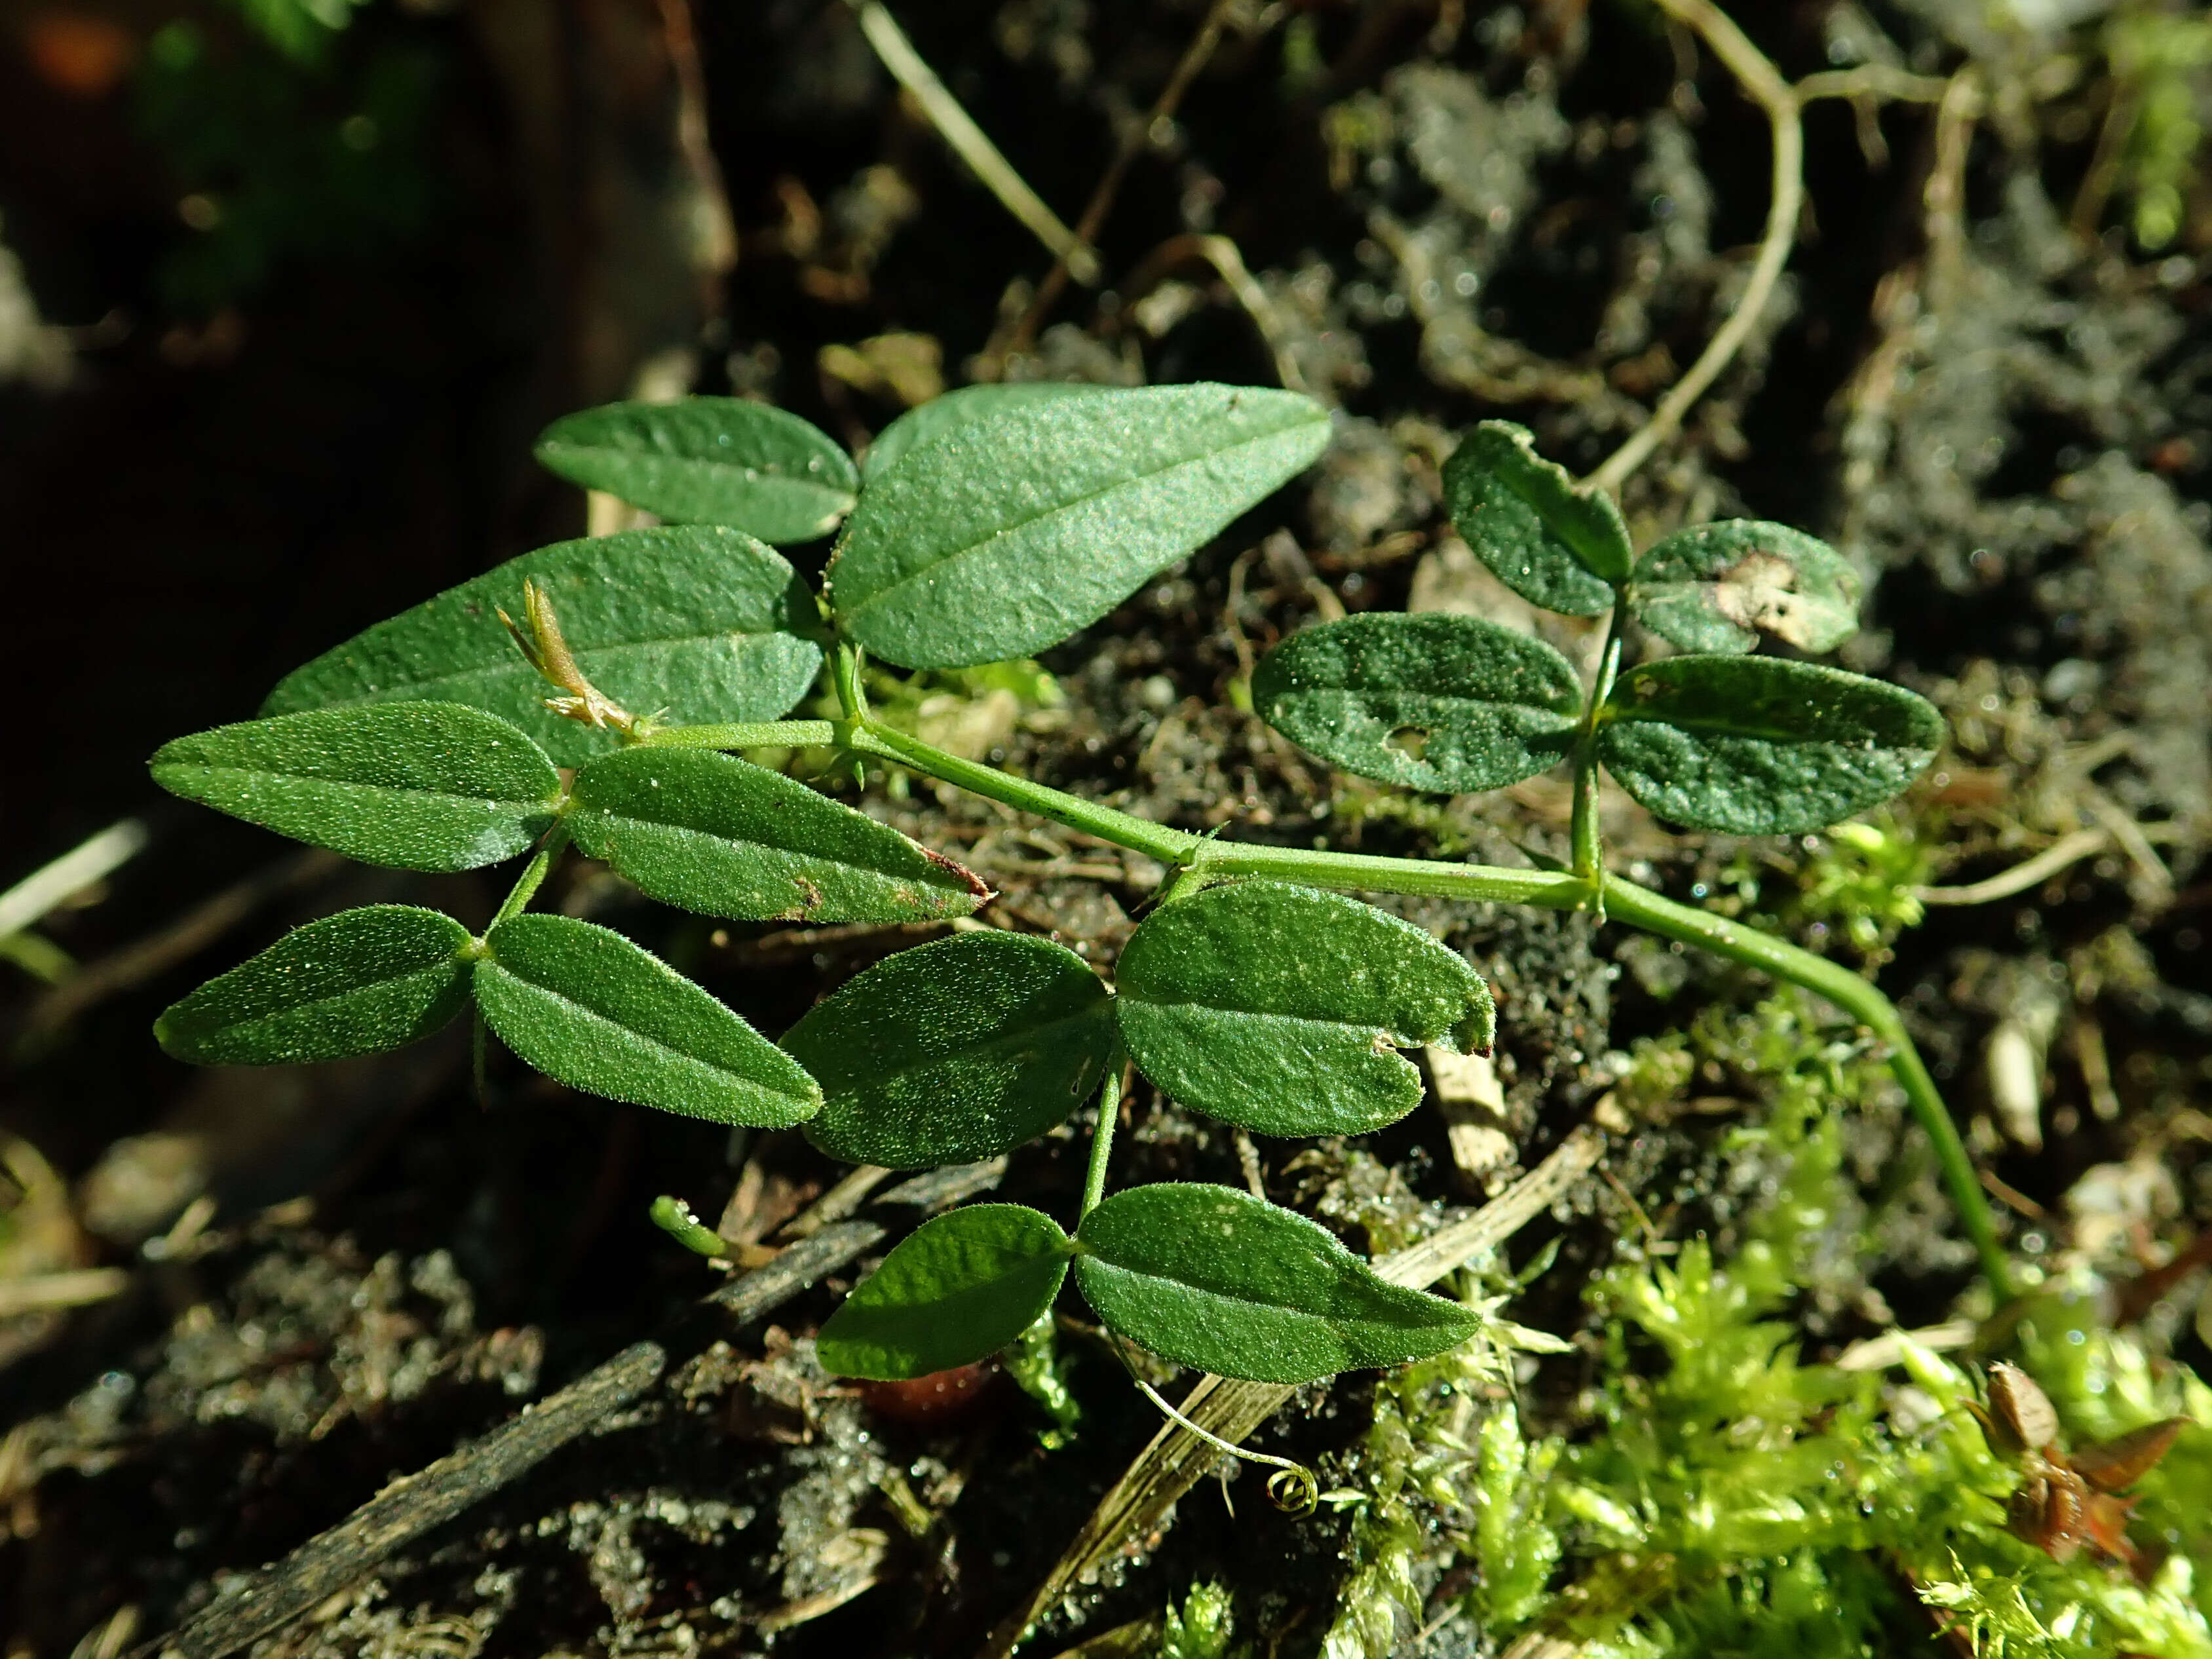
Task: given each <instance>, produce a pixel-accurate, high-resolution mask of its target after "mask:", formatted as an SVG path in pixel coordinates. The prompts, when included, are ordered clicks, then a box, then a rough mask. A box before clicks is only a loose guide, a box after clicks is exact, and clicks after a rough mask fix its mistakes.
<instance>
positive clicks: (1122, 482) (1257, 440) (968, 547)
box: [832, 416, 1328, 618]
mask: <svg viewBox="0 0 2212 1659" xmlns="http://www.w3.org/2000/svg"><path fill="white" fill-rule="evenodd" d="M1316 424H1319V425H1324V426H1325V425H1327V424H1328V421H1327V417H1326V416H1324V417H1323V418H1322V421H1320V422H1315V421H1313V420H1312V419H1310V418H1308V419H1305V420H1303V421H1298V422H1291V423H1290V424H1288V425H1285V426H1281V427H1278V428H1275V429H1274V430H1273V431H1272V432H1264V433H1261V434H1260V435H1257V436H1255V437H1250V438H1246V439H1243V440H1242V441H1238V442H1237V443H1233V444H1225V445H1223V446H1222V447H1220V448H1218V449H1209V450H1206V451H1205V452H1204V453H1200V454H1197V455H1193V456H1190V457H1188V459H1183V460H1180V461H1177V462H1176V464H1175V465H1172V466H1164V467H1162V468H1160V469H1159V470H1158V471H1156V472H1143V473H1139V474H1137V475H1135V476H1134V477H1121V478H1117V479H1115V481H1114V482H1113V483H1108V484H1105V485H1103V486H1101V487H1100V488H1099V489H1093V490H1091V491H1088V492H1086V493H1085V494H1084V495H1072V496H1070V497H1068V498H1067V499H1066V500H1065V501H1059V502H1057V503H1055V504H1054V505H1053V506H1051V507H1047V508H1045V509H1044V510H1043V511H1042V512H1039V513H1031V514H1030V516H1029V517H1028V518H1025V519H1022V520H1018V521H1016V522H1015V523H1012V524H1010V525H1006V526H1001V527H1000V528H999V529H997V530H994V531H993V532H991V533H990V534H989V535H987V536H986V537H984V538H981V540H979V541H972V542H963V543H962V544H960V545H959V546H958V547H956V548H953V549H951V550H950V551H948V552H947V553H945V555H944V556H942V557H941V558H938V559H934V560H933V561H931V562H929V563H928V564H927V565H924V566H923V567H921V568H920V569H918V570H915V571H914V572H913V573H912V574H908V575H904V576H901V577H900V578H899V579H898V580H896V581H894V582H892V583H890V585H889V586H884V587H879V588H878V589H877V590H876V591H875V592H873V593H871V594H870V595H869V596H868V597H867V598H866V599H862V600H861V601H860V603H859V604H858V605H853V606H851V607H850V608H849V609H844V610H843V614H844V615H845V616H846V617H848V618H851V617H860V616H863V615H865V614H866V612H867V611H870V610H872V608H874V607H875V606H876V605H879V604H881V603H882V602H883V601H884V599H889V598H890V597H891V596H893V595H894V594H896V593H898V592H901V591H902V589H904V588H906V587H908V586H912V585H913V584H915V583H916V582H920V581H922V580H926V579H927V578H928V577H931V576H934V575H936V574H939V573H940V572H941V571H943V570H944V569H945V567H946V566H947V565H951V564H953V563H956V562H959V561H962V560H964V559H966V558H967V557H968V556H969V555H970V554H978V553H981V551H983V550H986V549H987V548H989V547H990V546H991V545H992V544H993V543H994V542H998V541H1000V540H1002V539H1004V538H1006V537H1009V536H1016V535H1019V534H1020V533H1021V532H1023V531H1024V530H1027V529H1028V528H1029V527H1030V526H1031V525H1036V524H1042V522H1043V521H1044V520H1047V519H1050V518H1054V517H1056V516H1057V515H1059V514H1060V513H1071V512H1073V511H1074V510H1075V509H1076V508H1077V507H1082V506H1084V505H1085V504H1086V503H1088V502H1091V501H1097V499H1098V498H1099V497H1100V496H1102V495H1111V494H1113V493H1114V491H1115V490H1117V489H1128V488H1129V487H1130V486H1131V485H1133V484H1136V483H1151V482H1152V481H1154V480H1156V479H1160V478H1166V477H1171V476H1172V475H1174V474H1175V473H1177V472H1180V471H1183V470H1184V469H1185V468H1188V467H1194V466H1197V465H1201V464H1202V463H1204V462H1206V461H1212V460H1217V459H1220V458H1221V457H1222V456H1225V455H1233V454H1235V453H1237V451H1239V450H1242V449H1250V448H1253V447H1256V446H1258V445H1260V444H1263V443H1267V442H1268V441H1272V440H1273V439H1276V438H1279V437H1281V436H1282V435H1284V434H1285V433H1286V432H1295V431H1297V428H1299V427H1300V426H1312V425H1316ZM958 435H959V432H958V430H957V429H956V430H954V431H952V432H949V433H946V434H945V437H946V438H947V439H951V438H955V437H957V436H958ZM886 476H888V475H886ZM832 581H833V584H834V581H835V575H834V573H833V575H832ZM841 608H842V607H841Z"/></svg>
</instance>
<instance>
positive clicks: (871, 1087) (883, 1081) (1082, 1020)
mask: <svg viewBox="0 0 2212 1659" xmlns="http://www.w3.org/2000/svg"><path fill="white" fill-rule="evenodd" d="M1112 1006H1113V1005H1112V1004H1111V1003H1110V1002H1105V1001H1102V1002H1099V1003H1097V1004H1094V1005H1093V1006H1091V1008H1090V1009H1088V1010H1086V1011H1085V1012H1082V1013H1079V1014H1065V1015H1062V1016H1061V1017H1060V1018H1058V1019H1054V1020H1052V1021H1049V1022H1048V1023H1046V1024H1039V1025H1030V1026H1024V1027H1023V1028H1022V1030H1023V1033H1024V1034H1026V1036H1028V1037H1034V1036H1036V1035H1037V1034H1039V1033H1043V1032H1051V1031H1056V1030H1060V1028H1061V1027H1063V1026H1068V1025H1082V1024H1092V1023H1097V1024H1104V1023H1105V1021H1106V1018H1107V1017H1108V1015H1109V1013H1110V1012H1111V1010H1112ZM1018 1035H1019V1034H1016V1033H1012V1032H1008V1033H1002V1034H1000V1036H995V1037H993V1038H991V1039H990V1040H989V1041H987V1042H976V1043H966V1044H963V1045H962V1046H961V1048H958V1049H957V1050H956V1051H954V1052H951V1053H949V1054H929V1055H926V1056H924V1057H923V1058H921V1059H919V1060H914V1061H912V1062H910V1063H908V1064H904V1065H900V1066H893V1067H891V1068H890V1070H888V1071H878V1072H875V1073H871V1074H870V1077H869V1079H868V1080H867V1081H866V1083H864V1084H848V1085H846V1086H845V1088H844V1089H843V1090H842V1091H840V1092H842V1093H845V1094H854V1095H857V1094H860V1093H861V1092H863V1091H870V1092H872V1091H880V1090H883V1089H885V1088H888V1087H889V1086H890V1085H891V1084H893V1083H896V1082H902V1081H904V1080H905V1079H907V1078H908V1077H911V1076H913V1075H914V1074H915V1073H917V1072H926V1071H929V1070H931V1069H933V1068H934V1067H936V1066H944V1065H946V1064H949V1063H951V1062H953V1061H956V1060H964V1059H966V1058H968V1057H969V1056H970V1055H977V1054H981V1055H996V1054H1000V1053H1001V1052H1003V1051H1004V1050H1005V1049H1006V1048H1009V1047H1012V1046H1014V1045H1015V1042H1016V1037H1017V1036H1018Z"/></svg>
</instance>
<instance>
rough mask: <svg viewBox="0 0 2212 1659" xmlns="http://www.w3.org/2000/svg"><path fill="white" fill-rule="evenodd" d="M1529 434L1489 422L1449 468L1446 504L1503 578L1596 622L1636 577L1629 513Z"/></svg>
mask: <svg viewBox="0 0 2212 1659" xmlns="http://www.w3.org/2000/svg"><path fill="white" fill-rule="evenodd" d="M1534 442H1535V441H1534V436H1533V435H1531V434H1530V432H1529V431H1528V428H1526V427H1519V426H1515V425H1514V424H1513V423H1512V422H1510V421H1485V422H1482V424H1481V425H1480V426H1478V427H1476V428H1475V429H1474V431H1473V432H1472V433H1470V434H1468V437H1467V439H1466V441H1464V442H1462V444H1461V445H1460V447H1458V448H1457V449H1456V450H1455V451H1453V452H1452V458H1451V459H1449V461H1446V462H1445V463H1444V506H1445V507H1446V509H1447V510H1448V511H1449V513H1451V516H1452V522H1453V523H1454V524H1455V525H1456V526H1459V533H1460V534H1461V535H1462V536H1464V537H1465V538H1467V544H1468V546H1469V547H1471V548H1473V549H1474V553H1475V556H1477V557H1478V558H1480V560H1481V561H1482V562H1483V563H1485V564H1486V565H1488V566H1489V567H1490V568H1491V570H1492V573H1493V574H1495V575H1496V576H1497V578H1498V580H1500V581H1502V582H1504V584H1505V585H1506V586H1508V587H1510V588H1511V589H1512V590H1513V591H1514V592H1516V593H1518V594H1519V595H1520V596H1521V597H1522V599H1528V600H1529V601H1531V602H1532V603H1534V604H1536V605H1542V606H1543V607H1544V608H1545V609H1546V610H1547V611H1565V612H1566V613H1567V614H1568V615H1569V616H1572V617H1595V616H1596V615H1597V614H1598V613H1599V612H1601V611H1604V610H1606V609H1607V607H1608V606H1610V605H1612V604H1613V588H1614V587H1615V586H1617V585H1619V584H1620V583H1623V582H1626V580H1628V574H1629V565H1630V562H1631V560H1632V550H1631V548H1630V545H1629V540H1628V526H1626V524H1624V523H1622V522H1621V517H1620V508H1619V507H1615V506H1614V505H1613V498H1612V497H1611V496H1610V495H1607V494H1606V493H1605V492H1604V491H1603V490H1601V489H1599V490H1582V489H1577V488H1576V487H1575V483H1574V480H1573V479H1572V478H1571V477H1569V476H1568V474H1567V470H1566V469H1565V467H1563V466H1560V465H1558V464H1557V463H1556V462H1553V461H1547V460H1546V459H1544V458H1543V457H1542V456H1541V455H1539V454H1538V453H1536V451H1535V447H1534Z"/></svg>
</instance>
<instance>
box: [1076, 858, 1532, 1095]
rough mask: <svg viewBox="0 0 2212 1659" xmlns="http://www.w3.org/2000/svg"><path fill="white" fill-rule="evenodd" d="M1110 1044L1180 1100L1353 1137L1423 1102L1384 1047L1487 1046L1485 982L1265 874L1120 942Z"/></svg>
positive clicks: (1164, 914) (1156, 916) (1410, 930)
mask: <svg viewBox="0 0 2212 1659" xmlns="http://www.w3.org/2000/svg"><path fill="white" fill-rule="evenodd" d="M1117 982H1118V987H1119V989H1120V991H1121V995H1120V996H1119V997H1118V998H1116V999H1115V1008H1116V1010H1117V1012H1118V1017H1119V1019H1120V1023H1121V1040H1122V1042H1124V1043H1125V1044H1126V1045H1127V1048H1128V1050H1129V1054H1130V1057H1131V1058H1132V1059H1133V1060H1135V1061H1136V1062H1137V1065H1138V1066H1139V1069H1141V1070H1142V1071H1143V1072H1144V1073H1145V1075H1146V1076H1147V1077H1149V1078H1151V1079H1152V1081H1153V1082H1155V1083H1157V1084H1158V1085H1160V1087H1161V1088H1162V1089H1164V1090H1165V1091H1167V1092H1168V1093H1169V1094H1170V1095H1173V1096H1174V1097H1176V1099H1177V1100H1179V1101H1181V1102H1182V1103H1183V1104H1184V1105H1186V1106H1190V1107H1194V1108H1196V1109H1198V1110H1200V1111H1201V1112H1204V1113H1206V1114H1207V1115H1209V1116H1212V1117H1218V1118H1221V1119H1223V1120H1225V1121H1228V1122H1231V1123H1237V1124H1241V1125H1243V1127H1245V1128H1248V1129H1254V1130H1257V1131H1258V1132H1259V1133H1261V1134H1271V1135H1341V1134H1361V1133H1365V1132H1366V1131H1368V1130H1370V1129H1377V1128H1380V1127H1382V1126H1383V1125H1384V1124H1386V1123H1392V1122H1395V1121H1397V1120H1398V1119H1399V1118H1401V1117H1403V1116H1405V1115H1406V1114H1407V1113H1408V1112H1410V1111H1412V1110H1413V1108H1414V1107H1416V1106H1418V1105H1419V1104H1420V1103H1421V1079H1420V1073H1418V1072H1417V1071H1415V1070H1414V1068H1413V1065H1412V1063H1411V1062H1410V1061H1408V1060H1406V1059H1405V1058H1404V1057H1403V1056H1402V1055H1401V1054H1395V1053H1393V1052H1392V1050H1393V1049H1394V1048H1411V1047H1413V1046H1414V1045H1416V1044H1419V1043H1429V1042H1441V1043H1443V1045H1444V1046H1446V1047H1449V1048H1459V1049H1460V1050H1462V1052H1467V1053H1486V1052H1487V1051H1488V1049H1489V1048H1490V1045H1491V1042H1492V1037H1493V1036H1494V1032H1495V1026H1494V1017H1493V1015H1492V1008H1491V1001H1490V991H1489V988H1488V987H1486V986H1485V985H1484V984H1483V982H1482V978H1481V976H1480V975H1478V974H1477V973H1476V972H1475V971H1474V969H1472V968H1470V967H1468V965H1467V963H1465V962H1464V961H1463V960H1462V959H1461V957H1460V956H1459V955H1458V953H1457V952H1456V951H1450V950H1448V949H1446V948H1445V947H1444V946H1443V945H1440V944H1438V943H1437V941H1436V940H1435V939H1431V938H1430V937H1429V935H1428V934H1426V933H1423V932H1422V931H1421V930H1420V929H1419V928H1418V927H1414V926H1413V924H1412V923H1411V922H1409V921H1400V920H1399V919H1398V918H1397V917H1395V916H1393V915H1387V914H1385V913H1384V912H1383V911H1381V910H1378V909H1376V908H1375V907H1374V906H1372V905H1370V904H1363V903H1361V902H1359V901H1358V900H1357V899H1351V898H1346V897H1345V896H1342V895H1341V894H1337V893H1324V892H1319V891H1316V890H1314V889H1312V888H1310V887H1294V886H1291V885H1290V884H1287V883H1284V882H1276V881H1240V882H1232V883H1229V884H1224V885H1222V886H1218V887H1210V888H1207V889H1206V890H1204V891H1203V892H1200V893H1198V894H1196V895H1194V896H1192V897H1190V898H1187V899H1181V900H1178V901H1176V902H1175V903H1173V904H1167V905H1163V906H1162V907H1161V908H1159V909H1158V910H1156V911H1154V912H1153V913H1152V915H1151V916H1150V917H1149V918H1147V919H1146V921H1145V923H1144V925H1143V926H1142V927H1139V928H1138V929H1137V931H1136V933H1135V935H1134V936H1133V938H1132V939H1130V940H1129V944H1128V946H1127V949H1126V950H1124V951H1122V953H1121V966H1120V968H1119V969H1118V970H1117Z"/></svg>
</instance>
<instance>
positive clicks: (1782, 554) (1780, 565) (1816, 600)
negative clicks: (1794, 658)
mask: <svg viewBox="0 0 2212 1659" xmlns="http://www.w3.org/2000/svg"><path fill="white" fill-rule="evenodd" d="M1635 592H1636V614H1637V616H1638V618H1639V619H1640V620H1641V621H1642V622H1643V623H1644V626H1645V627H1646V628H1648V629H1650V630H1651V631H1652V632H1653V633H1655V634H1656V635H1659V636H1660V637H1661V638H1662V639H1663V640H1666V641H1668V642H1669V643H1670V644H1673V645H1675V646H1678V647H1680V648H1681V649H1682V650H1685V651H1707V652H1726V653H1737V652H1746V651H1749V650H1752V649H1753V647H1756V646H1757V645H1758V643H1759V634H1760V633H1761V632H1762V631H1763V632H1765V633H1768V634H1771V635H1774V637H1775V638H1777V639H1778V640H1780V641H1783V642H1784V643H1785V644H1788V645H1793V646H1796V647H1797V648H1798V649H1799V650H1800V651H1809V652H1813V653H1820V652H1823V651H1832V650H1834V649H1835V648H1836V647H1838V646H1839V645H1841V644H1842V643H1843V642H1844V641H1845V640H1847V639H1849V638H1850V636H1851V635H1854V634H1856V633H1857V632H1858V627H1859V578H1858V572H1857V571H1856V570H1854V569H1852V568H1851V565H1850V560H1848V559H1846V558H1844V556H1843V555H1842V554H1840V553H1838V552H1837V551H1836V550H1835V549H1834V548H1832V547H1830V546H1829V545H1828V544H1826V542H1824V541H1820V540H1819V539H1818V538H1814V537H1812V536H1808V535H1806V534H1805V533H1804V532H1802V531H1798V530H1792V529H1790V527H1789V526H1787V525H1779V524H1763V523H1760V522H1759V521H1758V520H1751V519H1730V520H1725V521H1723V522H1722V523H1719V524H1701V525H1698V526H1694V527H1693V528H1692V529H1688V530H1682V531H1677V532H1675V533H1674V535H1672V536H1669V537H1668V538H1667V539H1666V540H1664V541H1662V542H1661V543H1659V544H1657V545H1656V546H1655V547H1653V548H1652V549H1650V550H1649V551H1648V552H1646V553H1645V554H1644V556H1643V557H1642V558H1641V559H1638V561H1637V562H1636V588H1635Z"/></svg>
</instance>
